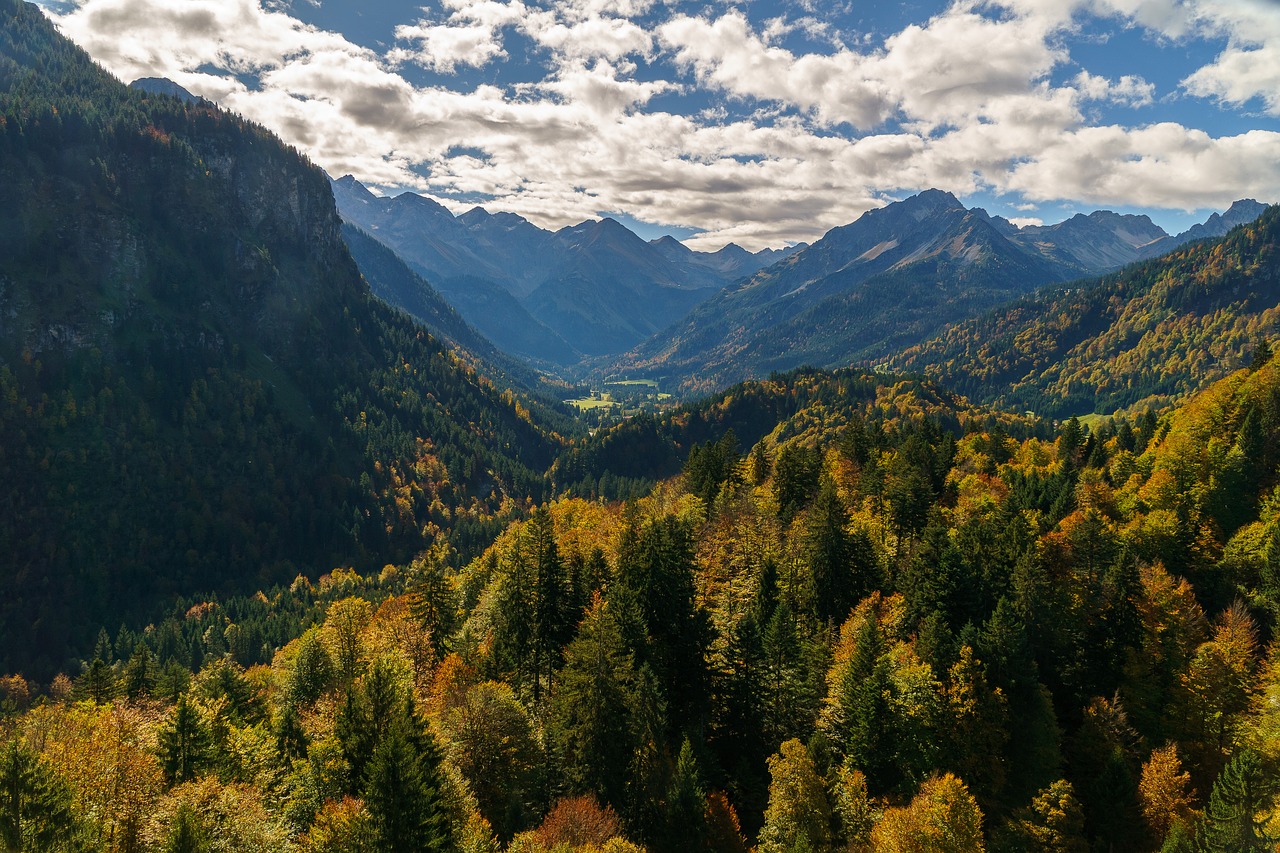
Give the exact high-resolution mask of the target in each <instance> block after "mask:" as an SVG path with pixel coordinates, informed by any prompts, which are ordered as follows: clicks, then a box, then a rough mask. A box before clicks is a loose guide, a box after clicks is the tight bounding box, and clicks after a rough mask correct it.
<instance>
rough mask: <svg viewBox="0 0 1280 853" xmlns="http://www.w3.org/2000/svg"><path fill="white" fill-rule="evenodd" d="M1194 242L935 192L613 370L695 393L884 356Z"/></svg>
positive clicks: (841, 238) (854, 229)
mask: <svg viewBox="0 0 1280 853" xmlns="http://www.w3.org/2000/svg"><path fill="white" fill-rule="evenodd" d="M1232 209H1233V210H1234V211H1236V213H1235V214H1232V216H1236V217H1246V216H1247V215H1248V213H1249V212H1250V207H1249V204H1248V203H1244V202H1241V203H1238V204H1237V205H1236V206H1235V207H1233V208H1232ZM1221 218H1222V217H1218V219H1221ZM1210 221H1211V222H1216V220H1213V219H1211V220H1210ZM1205 227H1209V226H1208V225H1206V226H1205ZM1214 227H1217V226H1216V225H1215V226H1214ZM1189 233H1190V232H1189ZM1187 239H1191V238H1190V237H1183V236H1180V237H1178V238H1170V237H1168V235H1166V234H1165V232H1164V231H1163V230H1162V229H1161V228H1160V227H1159V226H1157V225H1155V224H1154V223H1153V222H1151V220H1150V219H1148V218H1147V217H1145V216H1132V215H1120V214H1116V213H1113V212H1111V211H1097V212H1094V213H1092V214H1089V215H1087V216H1086V215H1083V214H1082V215H1078V216H1075V217H1072V218H1071V219H1068V220H1067V221H1065V222H1061V223H1058V224H1056V225H1049V226H1032V227H1024V228H1018V227H1017V226H1015V225H1013V224H1012V223H1010V222H1009V221H1008V220H1006V219H1002V218H1000V217H993V216H990V215H989V214H988V213H987V212H986V211H984V210H981V209H974V210H968V209H966V208H965V207H964V205H962V204H961V203H960V202H959V200H957V199H956V198H955V196H953V195H951V194H949V193H946V192H942V191H940V190H928V191H926V192H923V193H920V194H919V195H916V196H912V197H911V198H908V199H906V200H904V201H901V202H896V203H893V204H890V205H887V206H885V207H883V208H880V209H878V210H872V211H868V212H867V213H866V214H864V215H863V216H862V217H860V218H859V219H858V220H857V221H856V222H853V223H851V224H849V225H845V226H841V227H839V228H834V229H832V230H831V231H829V232H827V234H826V235H824V236H823V238H822V239H821V240H819V241H817V242H816V243H814V244H813V245H812V246H809V247H806V248H805V249H803V250H801V251H799V252H797V253H795V254H794V255H792V256H790V257H788V258H787V259H785V260H784V261H782V262H780V263H777V264H774V265H773V266H770V267H768V268H767V269H764V270H762V271H761V272H759V273H757V274H756V275H755V276H754V277H752V278H751V279H749V280H746V281H744V282H742V283H740V284H738V285H735V286H732V287H729V288H726V289H725V290H723V291H721V292H720V293H718V294H717V295H716V296H715V297H714V298H712V299H711V300H709V301H707V302H705V303H703V304H702V305H700V306H699V307H698V308H696V309H695V310H694V311H693V312H691V313H690V315H689V316H688V317H686V318H684V319H683V320H682V321H681V322H679V323H677V324H675V325H674V326H672V327H671V328H669V329H666V330H664V331H663V332H662V333H660V334H659V335H657V336H655V337H654V338H652V339H650V340H649V341H646V342H645V343H644V344H642V345H640V346H639V347H637V348H635V349H634V350H632V351H630V352H629V353H627V354H626V355H624V356H622V357H620V358H618V359H614V360H612V362H611V363H610V364H609V365H608V367H607V368H606V369H607V370H608V371H609V372H618V371H625V372H630V373H635V374H637V375H646V376H663V377H666V378H668V379H669V380H674V383H675V384H676V385H678V386H679V387H680V388H681V389H683V390H684V391H686V392H694V391H708V390H712V389H715V388H719V387H723V386H725V385H727V384H730V383H733V382H738V381H742V380H744V379H747V378H751V377H760V376H764V375H767V374H768V373H770V372H772V371H778V370H789V369H791V368H794V367H797V366H800V365H804V364H809V365H814V366H820V367H839V366H842V365H848V364H853V363H857V362H859V361H868V360H874V359H879V358H884V357H886V356H889V355H892V354H893V353H895V352H897V351H899V350H902V349H904V348H908V347H911V346H914V345H916V344H918V343H920V342H921V341H923V340H925V339H926V338H928V337H930V336H931V335H934V334H936V333H938V332H939V331H941V330H942V329H943V328H945V327H946V326H947V325H948V324H951V323H955V322H958V321H961V320H964V319H967V318H969V317H973V316H976V315H978V314H981V313H982V312H984V311H986V310H989V309H991V308H993V307H995V306H996V305H999V304H1001V303H1004V302H1007V301H1009V300H1012V299H1016V298H1018V297H1020V296H1024V295H1027V294H1029V293H1031V292H1032V291H1034V290H1035V289H1036V288H1038V287H1042V286H1044V285H1048V284H1053V283H1055V282H1059V283H1060V282H1066V281H1071V280H1075V279H1080V278H1084V277H1088V276H1094V275H1097V274H1099V273H1102V272H1105V271H1110V270H1115V269H1117V268H1119V267H1121V266H1124V265H1126V264H1130V263H1133V262H1135V261H1137V260H1140V259H1141V258H1143V257H1144V256H1145V255H1144V253H1146V252H1150V251H1152V249H1151V247H1152V246H1155V245H1164V246H1167V247H1168V248H1169V249H1170V250H1171V249H1173V248H1176V245H1179V244H1180V242H1186V241H1187Z"/></svg>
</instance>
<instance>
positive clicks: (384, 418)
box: [0, 0, 559, 671]
mask: <svg viewBox="0 0 1280 853" xmlns="http://www.w3.org/2000/svg"><path fill="white" fill-rule="evenodd" d="M0 19H2V23H3V26H2V27H0V434H3V435H4V437H5V438H4V441H3V443H0V481H3V482H4V483H6V484H7V485H6V490H5V492H4V495H3V501H4V511H3V513H0V658H4V659H3V660H0V670H5V669H8V668H12V667H13V666H14V665H15V664H16V662H17V660H19V659H22V660H26V661H27V662H28V663H32V664H33V666H34V665H35V662H36V659H37V658H39V660H40V661H43V664H42V665H43V666H54V665H60V663H61V659H60V656H61V655H62V654H64V653H65V652H66V651H67V650H68V649H69V648H70V647H71V646H74V645H75V644H77V643H80V642H82V641H83V640H84V639H85V638H84V637H80V636H78V635H77V634H76V631H77V630H80V629H81V628H82V627H83V626H88V625H91V624H97V623H100V622H103V621H112V620H115V621H119V620H121V619H123V618H129V619H137V620H138V621H142V620H144V619H145V618H146V614H148V613H150V612H152V608H153V607H154V606H155V605H156V604H157V603H159V602H162V601H165V600H168V597H170V596H173V595H175V594H179V593H189V592H193V591H197V590H207V591H234V590H236V589H245V588H246V587H248V588H256V587H257V585H259V584H266V583H271V582H277V581H285V582H287V581H288V580H290V579H291V578H292V577H293V576H294V575H295V574H296V573H298V572H299V571H302V572H307V573H311V574H313V575H314V574H318V573H319V572H322V571H327V570H329V569H331V568H333V567H334V566H338V565H344V564H351V565H356V566H365V567H366V568H368V567H380V566H382V565H384V564H385V563H387V562H391V561H400V560H404V559H406V558H408V557H410V556H411V555H412V554H414V553H416V552H417V551H419V550H421V549H422V548H424V547H425V546H426V545H428V544H429V543H430V542H431V541H433V539H434V538H435V536H436V535H437V533H438V532H439V531H440V529H441V528H442V526H443V525H445V524H448V525H449V526H450V527H451V528H452V530H453V541H454V542H455V544H457V545H458V546H459V547H461V548H463V549H464V550H469V549H473V548H475V547H477V546H480V545H483V544H484V539H485V537H486V536H487V535H489V534H488V533H487V532H486V529H487V528H486V525H490V524H492V522H491V521H490V520H491V519H493V518H494V516H495V513H502V512H506V511H507V510H508V507H509V506H510V505H511V500H512V499H523V498H524V497H525V496H526V495H535V496H536V495H538V494H541V493H542V491H543V489H544V478H543V476H542V474H541V472H542V471H543V470H545V468H546V466H547V465H548V464H549V463H550V461H551V459H552V458H553V456H554V453H555V448H556V446H557V445H558V442H559V438H558V437H557V436H556V435H554V434H553V433H552V431H551V430H549V429H548V428H547V427H545V426H542V425H540V423H541V421H540V418H541V417H542V414H541V413H542V409H541V407H540V406H539V405H538V404H536V403H532V402H530V401H528V400H521V399H520V398H518V397H514V396H513V395H511V394H510V393H509V392H502V391H501V390H500V389H498V388H496V387H495V386H494V385H493V384H492V383H491V382H490V381H489V380H487V379H485V378H483V377H481V376H479V375H478V374H476V373H475V372H474V371H472V370H470V369H468V368H467V367H466V366H465V365H463V364H462V363H460V362H459V360H458V358H457V357H456V356H455V355H454V354H453V353H452V352H451V351H449V350H448V349H446V348H445V347H444V346H443V345H442V344H441V343H440V342H439V341H437V340H435V339H433V338H432V337H430V336H429V335H427V334H426V333H425V332H424V331H422V329H421V328H419V327H418V326H416V325H415V324H414V323H413V322H412V321H410V320H409V318H408V317H407V316H405V315H404V314H402V313H400V312H398V311H394V310H392V309H390V308H388V307H387V306H386V305H384V304H383V303H382V302H380V301H378V300H377V299H375V298H374V297H373V296H372V295H371V294H370V292H369V290H368V288H367V287H366V286H365V284H364V283H363V281H362V280H361V278H360V275H359V273H358V271H357V269H356V266H355V264H354V262H353V261H352V260H351V257H350V255H349V254H348V251H347V249H346V247H345V246H344V244H343V243H342V240H341V237H340V233H339V226H340V221H339V219H338V216H337V212H336V210H335V208H334V204H333V198H332V194H331V192H330V189H329V184H328V181H327V179H326V178H325V176H324V174H323V173H322V172H320V170H318V169H316V168H315V167H313V166H311V165H310V164H308V163H307V162H306V161H305V160H304V159H303V158H302V157H301V156H300V155H299V154H298V153H297V152H296V151H293V150H291V149H289V148H287V147H286V146H284V145H283V144H281V143H280V142H279V141H278V140H277V139H276V138H275V137H273V136H272V135H270V134H269V133H267V132H266V131H264V130H263V129H261V128H259V127H257V126H255V125H252V124H250V123H248V122H245V121H243V120H242V119H239V118H237V117H235V116H232V115H230V114H227V113H224V112H221V111H220V110H217V109H216V108H213V107H212V106H211V105H208V104H204V103H199V104H196V103H187V102H184V101H182V100H179V99H178V98H175V97H170V96H167V95H152V94H149V93H146V92H142V91H138V90H131V89H129V88H127V87H125V86H124V85H122V84H121V83H119V82H118V81H116V80H114V79H113V78H111V77H109V76H108V75H107V74H105V73H104V72H103V71H102V70H101V69H100V68H98V67H97V66H96V65H94V64H93V63H92V62H91V61H90V60H89V58H88V57H87V56H86V55H85V54H84V53H83V52H81V51H80V50H79V49H77V48H75V47H74V46H73V45H71V43H70V42H68V41H66V40H65V39H64V38H62V37H61V36H60V35H59V34H58V33H57V32H56V31H55V30H54V28H53V27H52V25H51V24H50V23H49V22H48V21H47V20H46V19H45V18H44V16H43V15H42V14H41V13H40V12H39V11H38V10H37V9H36V8H35V7H33V6H29V5H26V4H23V3H18V2H13V0H3V2H0ZM69 626H71V627H69ZM86 630H87V629H86ZM19 636H20V637H21V639H20V640H19ZM36 669H37V671H38V670H39V669H40V666H36Z"/></svg>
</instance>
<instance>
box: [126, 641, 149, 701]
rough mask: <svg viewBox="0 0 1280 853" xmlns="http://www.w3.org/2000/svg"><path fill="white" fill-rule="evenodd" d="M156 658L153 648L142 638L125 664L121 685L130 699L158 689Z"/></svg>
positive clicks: (146, 694)
mask: <svg viewBox="0 0 1280 853" xmlns="http://www.w3.org/2000/svg"><path fill="white" fill-rule="evenodd" d="M156 669H157V666H156V660H155V656H154V655H152V654H151V648H150V647H149V646H147V644H146V643H144V642H143V641H142V640H139V641H138V643H137V645H135V646H134V647H133V654H131V655H130V656H129V660H128V662H127V663H126V664H125V665H124V676H123V677H122V678H121V686H122V687H123V688H124V694H125V695H126V696H128V697H129V698H130V699H137V698H138V697H140V696H150V695H151V694H152V693H153V692H155V689H156Z"/></svg>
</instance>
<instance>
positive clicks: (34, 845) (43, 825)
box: [0, 740, 76, 853]
mask: <svg viewBox="0 0 1280 853" xmlns="http://www.w3.org/2000/svg"><path fill="white" fill-rule="evenodd" d="M75 831H76V824H75V818H74V816H73V815H72V812H71V791H70V790H69V789H68V788H67V786H66V785H65V784H64V783H63V782H62V781H61V780H60V779H58V778H57V777H56V776H54V775H53V773H52V771H51V770H50V768H48V767H46V766H45V765H44V763H43V762H42V761H40V759H39V758H38V757H37V756H36V755H35V753H33V752H32V751H31V750H29V749H27V748H26V747H25V746H22V745H20V744H19V743H18V742H17V741H16V740H15V741H10V742H9V743H8V744H6V745H5V746H4V747H3V748H0V849H3V850H5V851H6V853H23V851H32V853H54V851H62V850H70V849H71V845H72V841H73V839H74V837H75Z"/></svg>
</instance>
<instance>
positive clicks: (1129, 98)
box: [1072, 71, 1156, 107]
mask: <svg viewBox="0 0 1280 853" xmlns="http://www.w3.org/2000/svg"><path fill="white" fill-rule="evenodd" d="M1072 84H1073V85H1074V86H1075V87H1076V89H1077V90H1078V91H1079V92H1080V94H1081V95H1082V96H1083V97H1085V98H1087V99H1089V100H1092V101H1112V102H1114V103H1117V104H1126V105H1128V106H1131V107H1145V106H1148V105H1149V104H1151V103H1152V102H1153V101H1154V100H1155V91H1156V87H1155V84H1154V83H1148V82H1147V81H1146V80H1143V79H1142V78H1141V77H1137V76H1134V75H1131V74H1126V75H1124V76H1122V77H1121V78H1120V79H1119V80H1116V81H1112V80H1108V79H1107V78H1106V77H1102V76H1099V75H1096V74H1090V73H1089V72H1088V71H1081V72H1080V73H1079V74H1077V75H1076V77H1075V79H1074V80H1073V81H1072Z"/></svg>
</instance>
